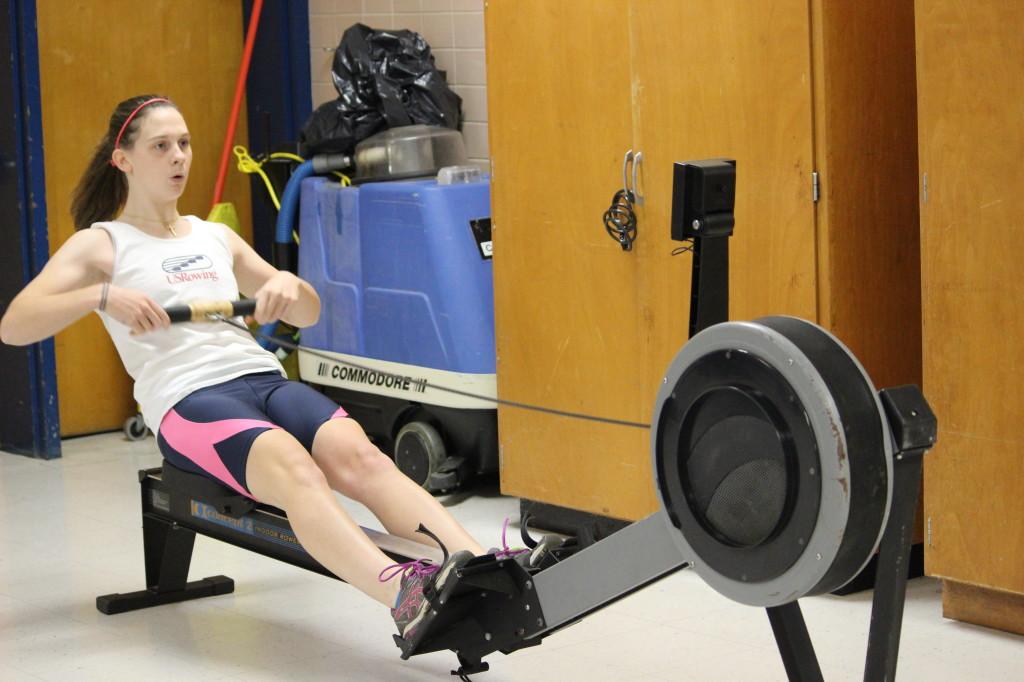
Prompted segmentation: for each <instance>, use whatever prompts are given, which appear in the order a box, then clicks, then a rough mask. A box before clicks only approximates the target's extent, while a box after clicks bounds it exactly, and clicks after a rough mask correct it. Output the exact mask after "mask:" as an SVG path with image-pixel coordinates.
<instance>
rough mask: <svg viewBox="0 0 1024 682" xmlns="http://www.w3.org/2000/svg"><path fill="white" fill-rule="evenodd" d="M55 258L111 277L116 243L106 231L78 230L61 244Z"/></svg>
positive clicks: (54, 255)
mask: <svg viewBox="0 0 1024 682" xmlns="http://www.w3.org/2000/svg"><path fill="white" fill-rule="evenodd" d="M53 257H54V258H60V259H62V260H63V259H67V260H69V261H74V262H76V263H79V264H81V265H84V266H86V267H87V268H89V269H97V270H99V271H101V272H103V273H105V274H108V275H109V274H110V273H111V272H112V271H113V269H114V242H113V240H112V238H111V236H110V234H109V233H108V232H107V231H106V230H104V229H95V228H94V229H88V230H78V231H77V232H75V233H74V234H73V235H71V236H70V237H68V239H67V240H66V241H65V242H64V243H63V244H61V246H60V248H59V249H57V251H56V253H54V254H53Z"/></svg>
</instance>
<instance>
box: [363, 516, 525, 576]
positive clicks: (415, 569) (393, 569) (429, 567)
mask: <svg viewBox="0 0 1024 682" xmlns="http://www.w3.org/2000/svg"><path fill="white" fill-rule="evenodd" d="M505 524H506V525H507V524H508V519H505ZM416 532H417V533H420V534H422V535H426V536H427V537H428V538H430V539H431V540H433V541H434V542H436V543H437V544H438V546H439V547H440V548H441V552H442V554H443V555H444V558H443V559H442V560H441V563H442V564H444V563H446V562H447V561H448V548H447V547H445V546H444V543H443V542H441V538H439V537H437V536H436V535H434V534H433V533H431V532H430V529H429V528H427V527H426V526H424V525H423V524H422V523H421V524H420V526H419V528H417V529H416ZM502 535H503V537H504V534H502ZM440 570H441V567H440V566H438V565H437V564H435V563H434V562H433V561H431V560H430V559H416V560H414V561H406V562H405V563H401V564H391V565H390V566H385V567H384V570H382V571H381V572H380V573H378V574H377V580H379V581H380V582H382V583H386V582H388V581H389V580H394V579H395V578H396V577H397V576H402V579H403V580H404V579H405V578H407V577H409V576H410V575H415V576H419V577H421V578H425V577H427V576H431V575H434V574H435V573H437V572H438V571H440ZM385 574H387V577H384V576H385Z"/></svg>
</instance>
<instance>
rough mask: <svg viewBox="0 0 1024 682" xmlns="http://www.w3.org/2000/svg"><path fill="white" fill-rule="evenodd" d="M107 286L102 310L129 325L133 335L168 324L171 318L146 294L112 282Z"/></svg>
mask: <svg viewBox="0 0 1024 682" xmlns="http://www.w3.org/2000/svg"><path fill="white" fill-rule="evenodd" d="M109 287H110V288H109V289H108V290H107V302H106V306H105V307H104V308H103V312H105V313H106V314H107V315H110V316H111V317H112V318H114V319H115V320H117V321H118V322H120V323H121V324H123V325H125V326H126V327H131V330H132V334H133V335H137V334H145V333H146V332H152V331H156V330H158V329H164V328H166V327H169V326H170V324H171V318H169V317H167V313H165V312H164V309H163V308H161V307H160V306H159V305H157V303H156V301H154V300H153V299H151V298H150V297H149V296H147V295H146V294H144V293H142V292H141V291H136V290H135V289H125V288H123V287H115V286H114V285H113V284H111V285H109Z"/></svg>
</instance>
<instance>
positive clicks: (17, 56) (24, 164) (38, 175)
mask: <svg viewBox="0 0 1024 682" xmlns="http://www.w3.org/2000/svg"><path fill="white" fill-rule="evenodd" d="M0 7H2V8H3V9H2V10H0V11H2V16H0V59H2V60H3V64H2V65H0V93H3V95H2V96H0V225H2V226H3V227H4V234H3V237H4V241H5V245H6V248H4V249H2V250H0V309H2V310H6V309H7V306H8V304H10V302H11V299H12V298H14V296H15V294H16V293H17V292H18V290H20V289H21V287H22V286H24V284H25V283H26V282H27V281H28V280H29V279H31V278H32V277H34V276H35V275H36V274H37V273H38V272H39V271H40V270H41V269H42V267H43V265H45V264H46V261H47V259H48V258H49V255H50V250H49V239H48V236H47V221H46V183H45V175H44V172H43V131H42V123H41V121H40V111H41V103H40V97H39V49H38V38H37V31H36V6H35V2H34V0H9V1H8V2H4V3H2V5H0ZM0 373H2V375H3V386H2V389H0V448H2V449H3V450H6V451H8V452H16V453H19V454H25V455H31V456H33V457H40V458H43V459H52V458H55V457H60V422H59V413H58V411H57V368H56V363H55V360H54V347H53V340H52V339H48V340H46V341H43V342H41V343H37V344H33V345H31V346H26V347H20V348H16V347H12V346H4V345H0Z"/></svg>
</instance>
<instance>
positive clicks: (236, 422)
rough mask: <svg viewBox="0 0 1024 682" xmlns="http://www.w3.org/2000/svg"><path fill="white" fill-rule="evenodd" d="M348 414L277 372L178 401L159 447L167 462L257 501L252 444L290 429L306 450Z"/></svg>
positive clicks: (164, 426)
mask: <svg viewBox="0 0 1024 682" xmlns="http://www.w3.org/2000/svg"><path fill="white" fill-rule="evenodd" d="M347 416H348V413H347V412H345V410H344V409H342V408H340V407H338V405H337V404H336V403H335V402H334V401H333V400H331V399H330V398H328V397H327V396H325V395H323V394H322V393H320V392H318V391H316V390H314V389H313V388H310V387H309V386H307V385H306V384H301V383H299V382H297V381H289V380H288V379H285V378H284V377H283V376H281V375H280V374H278V373H277V372H264V373H260V374H248V375H246V376H242V377H238V378H237V379H232V380H230V381H225V382H224V383H222V384H217V385H215V386H207V387H206V388H201V389H199V390H197V391H194V392H192V393H190V394H189V395H188V396H186V397H185V398H183V399H182V400H180V401H178V403H177V404H176V405H175V406H174V407H173V408H171V410H170V411H169V412H168V413H167V414H166V415H165V416H164V418H163V421H161V422H160V430H159V433H158V434H157V438H156V442H157V445H158V446H159V448H160V452H161V453H162V454H163V456H164V459H166V460H167V461H168V462H170V463H171V464H173V465H174V466H176V467H178V468H179V469H184V470H185V471H191V472H192V473H196V474H204V475H206V476H209V477H211V478H214V479H216V480H218V481H220V482H221V483H223V484H224V485H226V486H228V487H229V488H232V489H234V490H236V491H237V492H239V493H241V494H243V495H245V496H247V497H253V495H252V494H251V493H250V492H249V488H248V487H247V486H246V483H245V465H246V462H247V461H248V459H249V449H250V448H251V447H252V443H253V441H254V440H256V437H257V436H259V435H260V434H261V433H263V432H264V431H267V430H269V429H284V430H285V431H287V432H288V433H290V434H292V435H293V436H295V438H296V440H298V441H299V442H300V443H302V445H303V447H305V448H306V450H308V451H311V450H312V448H313V438H314V437H315V436H316V432H317V430H318V429H319V428H320V427H321V426H323V424H324V423H325V422H327V421H329V420H331V419H335V418H337V417H347Z"/></svg>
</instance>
